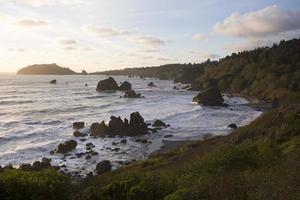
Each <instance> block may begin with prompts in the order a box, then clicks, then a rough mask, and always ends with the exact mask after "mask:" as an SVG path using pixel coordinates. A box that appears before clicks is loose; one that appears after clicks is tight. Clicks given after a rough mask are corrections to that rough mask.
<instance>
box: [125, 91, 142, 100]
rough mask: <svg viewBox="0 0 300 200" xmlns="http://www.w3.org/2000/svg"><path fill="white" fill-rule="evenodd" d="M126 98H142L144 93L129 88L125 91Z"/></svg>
mask: <svg viewBox="0 0 300 200" xmlns="http://www.w3.org/2000/svg"><path fill="white" fill-rule="evenodd" d="M124 98H142V95H141V94H137V93H135V91H134V90H127V91H125V94H124Z"/></svg>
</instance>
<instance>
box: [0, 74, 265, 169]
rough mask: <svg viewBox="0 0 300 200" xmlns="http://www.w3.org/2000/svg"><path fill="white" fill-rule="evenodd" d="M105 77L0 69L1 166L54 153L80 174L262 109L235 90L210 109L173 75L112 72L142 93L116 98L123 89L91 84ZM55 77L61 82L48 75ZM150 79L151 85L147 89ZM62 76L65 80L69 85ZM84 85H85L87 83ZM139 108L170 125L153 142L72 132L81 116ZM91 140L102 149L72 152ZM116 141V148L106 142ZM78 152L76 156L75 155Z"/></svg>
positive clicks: (217, 131) (221, 130)
mask: <svg viewBox="0 0 300 200" xmlns="http://www.w3.org/2000/svg"><path fill="white" fill-rule="evenodd" d="M104 78H105V77H104V76H14V75H1V76H0V165H6V164H9V163H11V164H13V165H16V166H17V165H19V164H21V163H27V162H33V161H35V160H40V159H41V158H42V157H51V158H52V163H53V164H56V165H66V168H65V169H66V170H68V171H81V173H82V174H85V173H87V172H90V171H94V169H95V166H96V163H98V162H99V161H101V160H106V159H108V160H111V161H112V162H113V164H114V167H115V168H116V167H117V166H118V161H127V160H133V159H144V158H146V157H147V156H148V155H149V153H151V152H153V151H154V150H157V148H159V147H160V144H161V141H162V140H166V138H164V136H165V135H170V134H171V135H173V137H171V138H168V139H169V140H187V139H188V140H196V139H199V138H201V137H202V136H203V135H204V134H207V133H210V134H213V135H222V134H227V133H229V132H230V131H231V130H230V129H229V128H228V125H229V124H231V123H236V124H237V125H238V126H242V125H246V124H248V123H250V122H251V121H252V120H254V119H255V118H257V117H258V116H259V115H260V114H261V113H260V112H258V111H255V110H253V109H251V108H250V107H248V106H247V100H246V99H244V98H240V97H232V98H226V99H225V100H226V103H228V104H229V107H227V108H221V107H218V108H212V107H202V106H199V105H195V104H193V103H192V102H191V100H192V97H193V96H194V95H195V94H196V93H195V92H189V91H183V92H178V91H175V90H173V83H172V82H171V81H161V80H150V79H146V80H141V79H137V78H131V79H128V78H127V77H115V78H116V80H117V82H121V81H124V80H128V81H129V82H131V83H132V85H133V87H134V89H135V90H136V91H137V92H139V93H141V94H142V95H144V96H145V98H142V99H124V98H120V96H121V95H122V93H121V92H115V93H98V92H97V91H96V90H95V88H96V85H97V82H98V81H99V80H102V79H104ZM52 79H57V81H58V84H56V85H50V84H49V81H50V80H52ZM150 81H152V82H154V83H155V85H157V87H156V88H152V89H150V88H147V84H148V83H149V82H150ZM66 83H67V84H66ZM85 84H88V87H85ZM135 111H139V112H140V113H141V115H142V116H143V117H144V118H145V120H146V121H147V122H152V121H153V120H155V119H161V120H163V121H165V122H166V123H168V124H170V125H171V127H169V128H167V129H164V130H161V131H159V132H158V133H156V134H150V135H146V136H145V138H147V139H148V140H150V141H152V142H153V143H152V144H141V143H138V142H135V139H136V138H127V140H128V143H127V144H118V145H117V146H114V145H112V142H120V140H121V138H104V139H91V138H89V137H86V138H87V141H85V142H81V141H80V140H79V138H74V137H73V136H72V133H73V131H74V130H73V129H72V123H73V122H75V121H84V122H85V123H86V128H85V129H84V131H86V132H88V127H89V126H90V125H91V124H92V123H93V122H100V121H102V120H105V121H108V120H109V118H110V116H111V115H115V116H121V117H122V118H124V117H127V118H128V117H129V115H130V113H132V112H135ZM68 139H75V140H76V141H78V146H77V148H76V149H75V150H74V151H72V152H71V153H70V154H71V155H70V156H67V157H66V158H65V159H64V160H63V155H53V156H51V155H50V154H49V152H50V151H51V150H53V149H54V148H55V147H56V146H57V145H58V144H59V143H60V142H63V141H66V140H68ZM88 142H92V143H93V144H95V146H96V147H95V149H94V150H95V151H97V152H98V153H99V155H97V156H93V157H92V158H91V159H89V160H86V159H85V157H84V156H83V157H81V158H77V157H76V153H80V152H85V144H86V143H88ZM116 147H118V148H120V150H119V151H118V152H115V151H112V150H111V149H109V148H116ZM75 157H76V158H75Z"/></svg>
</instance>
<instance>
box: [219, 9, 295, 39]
mask: <svg viewBox="0 0 300 200" xmlns="http://www.w3.org/2000/svg"><path fill="white" fill-rule="evenodd" d="M299 28H300V10H295V11H286V10H283V9H281V8H280V7H278V6H277V5H273V6H268V7H266V8H263V9H261V10H258V11H253V12H249V13H245V14H240V13H232V14H231V15H230V16H229V17H227V18H226V19H225V20H224V22H222V23H221V22H218V23H217V24H216V25H215V26H214V30H215V32H217V33H220V34H222V35H227V36H237V37H242V38H251V37H265V36H269V35H274V34H278V33H282V32H285V31H291V30H297V29H299Z"/></svg>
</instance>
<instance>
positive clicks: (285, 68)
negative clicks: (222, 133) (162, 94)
mask: <svg viewBox="0 0 300 200" xmlns="http://www.w3.org/2000/svg"><path fill="white" fill-rule="evenodd" d="M101 74H109V75H136V76H148V77H157V78H160V79H174V81H175V82H181V83H193V84H194V85H196V86H198V87H197V88H199V89H203V88H207V87H208V86H209V85H215V86H218V87H219V88H220V89H221V90H222V91H224V92H231V93H242V94H247V95H252V96H259V97H270V96H271V95H272V94H274V93H280V94H278V95H282V96H284V94H285V93H286V92H289V93H290V92H291V93H293V92H297V91H300V39H293V40H289V41H281V42H280V43H279V44H274V45H273V46H272V47H263V48H257V49H255V50H252V51H243V52H240V53H233V54H232V55H230V56H227V57H225V58H222V59H220V60H219V61H210V60H207V61H206V62H203V63H200V64H170V65H163V66H159V67H144V68H128V69H124V70H114V71H107V72H102V73H101ZM291 95H293V94H291Z"/></svg>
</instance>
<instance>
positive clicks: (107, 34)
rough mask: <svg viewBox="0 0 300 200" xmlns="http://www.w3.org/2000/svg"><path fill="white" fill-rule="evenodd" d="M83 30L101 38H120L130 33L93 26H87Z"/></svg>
mask: <svg viewBox="0 0 300 200" xmlns="http://www.w3.org/2000/svg"><path fill="white" fill-rule="evenodd" d="M85 28H86V30H87V31H89V32H91V33H94V34H96V35H98V36H101V37H110V36H122V35H128V34H130V32H128V31H123V30H118V29H112V28H104V27H100V26H95V25H88V26H87V27H85Z"/></svg>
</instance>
